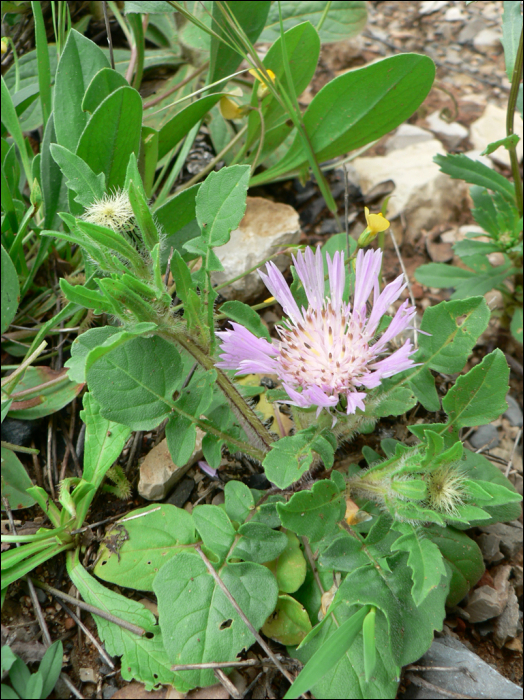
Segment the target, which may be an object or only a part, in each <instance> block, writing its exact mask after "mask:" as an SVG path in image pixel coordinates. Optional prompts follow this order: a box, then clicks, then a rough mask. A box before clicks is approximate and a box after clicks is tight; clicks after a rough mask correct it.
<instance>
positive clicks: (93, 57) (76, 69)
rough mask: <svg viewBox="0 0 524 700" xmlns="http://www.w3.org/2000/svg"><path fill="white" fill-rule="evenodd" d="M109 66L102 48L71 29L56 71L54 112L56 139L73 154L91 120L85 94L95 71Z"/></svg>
mask: <svg viewBox="0 0 524 700" xmlns="http://www.w3.org/2000/svg"><path fill="white" fill-rule="evenodd" d="M108 67H109V62H108V60H107V58H106V57H105V56H104V53H103V51H102V49H100V48H99V47H98V46H97V45H96V44H94V43H93V42H92V41H90V40H89V39H86V37H85V36H82V34H80V33H79V32H77V31H76V29H71V31H70V32H69V36H68V38H67V41H66V45H65V46H64V50H63V53H62V55H61V57H60V63H59V64H58V70H57V71H56V84H55V94H54V100H53V105H54V109H53V111H54V115H55V130H56V136H57V141H58V143H59V144H60V145H61V146H65V147H66V148H68V149H69V150H70V151H72V152H73V153H74V152H75V150H76V147H77V144H78V140H79V138H80V136H81V134H82V132H83V130H84V128H85V126H86V124H87V122H88V120H89V114H88V113H87V112H83V111H82V100H83V99H84V93H85V91H86V90H87V87H88V85H89V83H90V82H91V79H92V78H93V77H94V76H95V75H96V73H98V71H99V70H100V69H101V68H108ZM97 172H100V171H99V170H97Z"/></svg>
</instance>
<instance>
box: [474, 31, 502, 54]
mask: <svg viewBox="0 0 524 700" xmlns="http://www.w3.org/2000/svg"><path fill="white" fill-rule="evenodd" d="M501 39H502V35H501V33H500V32H498V31H497V30H496V29H491V28H489V27H487V28H486V29H481V30H480V32H479V33H478V34H477V36H476V37H475V38H474V39H473V46H474V47H475V48H476V49H479V50H482V49H496V48H498V47H499V46H500V40H501Z"/></svg>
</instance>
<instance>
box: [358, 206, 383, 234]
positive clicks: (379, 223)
mask: <svg viewBox="0 0 524 700" xmlns="http://www.w3.org/2000/svg"><path fill="white" fill-rule="evenodd" d="M364 214H365V215H366V223H367V225H368V229H369V230H370V231H372V232H373V233H374V234H375V236H376V235H377V233H380V232H381V231H385V230H386V229H387V228H389V221H388V220H387V219H386V218H385V216H384V215H383V214H382V213H380V214H370V213H369V209H368V208H367V207H364Z"/></svg>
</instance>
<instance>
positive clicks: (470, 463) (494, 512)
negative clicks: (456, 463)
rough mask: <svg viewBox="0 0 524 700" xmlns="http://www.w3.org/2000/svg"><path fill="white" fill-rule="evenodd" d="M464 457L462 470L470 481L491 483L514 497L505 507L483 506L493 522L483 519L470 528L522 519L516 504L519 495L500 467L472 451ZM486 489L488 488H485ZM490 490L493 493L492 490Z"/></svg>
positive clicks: (509, 499)
mask: <svg viewBox="0 0 524 700" xmlns="http://www.w3.org/2000/svg"><path fill="white" fill-rule="evenodd" d="M464 457H465V461H464V462H462V464H461V468H462V469H463V471H464V474H465V475H466V476H468V477H469V478H470V479H473V480H474V481H480V482H482V483H484V486H485V484H486V482H489V483H490V485H496V486H498V487H502V488H504V489H505V491H510V492H512V496H511V497H509V498H508V499H507V500H506V502H505V504H504V505H495V504H493V505H488V504H486V505H482V508H483V510H485V511H487V512H488V513H489V514H490V515H491V520H485V519H483V521H482V523H477V522H475V521H473V522H472V523H471V525H468V527H473V526H475V525H477V524H480V525H483V526H484V525H491V524H492V523H497V522H509V521H511V520H517V519H518V518H519V517H520V513H521V506H520V504H519V503H518V502H516V499H515V495H519V494H517V493H516V491H515V487H514V486H513V484H512V483H511V482H510V480H509V479H508V478H506V477H505V476H504V474H503V473H502V472H501V471H500V469H499V468H498V467H496V466H495V465H494V464H492V463H491V462H490V461H489V460H488V459H486V457H484V455H482V454H477V453H476V452H471V451H470V450H464ZM485 488H487V487H486V486H485ZM489 490H490V491H491V488H490V489H489ZM456 527H458V528H459V529H464V527H463V526H461V525H457V526H456Z"/></svg>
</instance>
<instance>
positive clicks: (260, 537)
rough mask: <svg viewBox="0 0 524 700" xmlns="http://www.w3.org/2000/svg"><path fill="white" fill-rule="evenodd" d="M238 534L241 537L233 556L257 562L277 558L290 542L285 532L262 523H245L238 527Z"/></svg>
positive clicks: (261, 562)
mask: <svg viewBox="0 0 524 700" xmlns="http://www.w3.org/2000/svg"><path fill="white" fill-rule="evenodd" d="M238 534H239V535H241V537H240V539H239V541H238V544H237V545H236V546H235V548H234V550H233V552H232V554H231V556H232V557H239V558H240V559H243V560H244V561H254V562H255V563H256V564H263V563H264V562H266V561H272V560H273V559H276V558H277V557H278V556H280V554H282V552H283V551H284V550H285V549H286V547H287V544H288V540H287V537H286V535H285V534H284V533H283V532H280V531H279V530H272V529H271V528H270V527H268V526H267V525H263V524H262V523H251V522H250V523H245V524H244V525H241V526H240V528H239V529H238Z"/></svg>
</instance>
